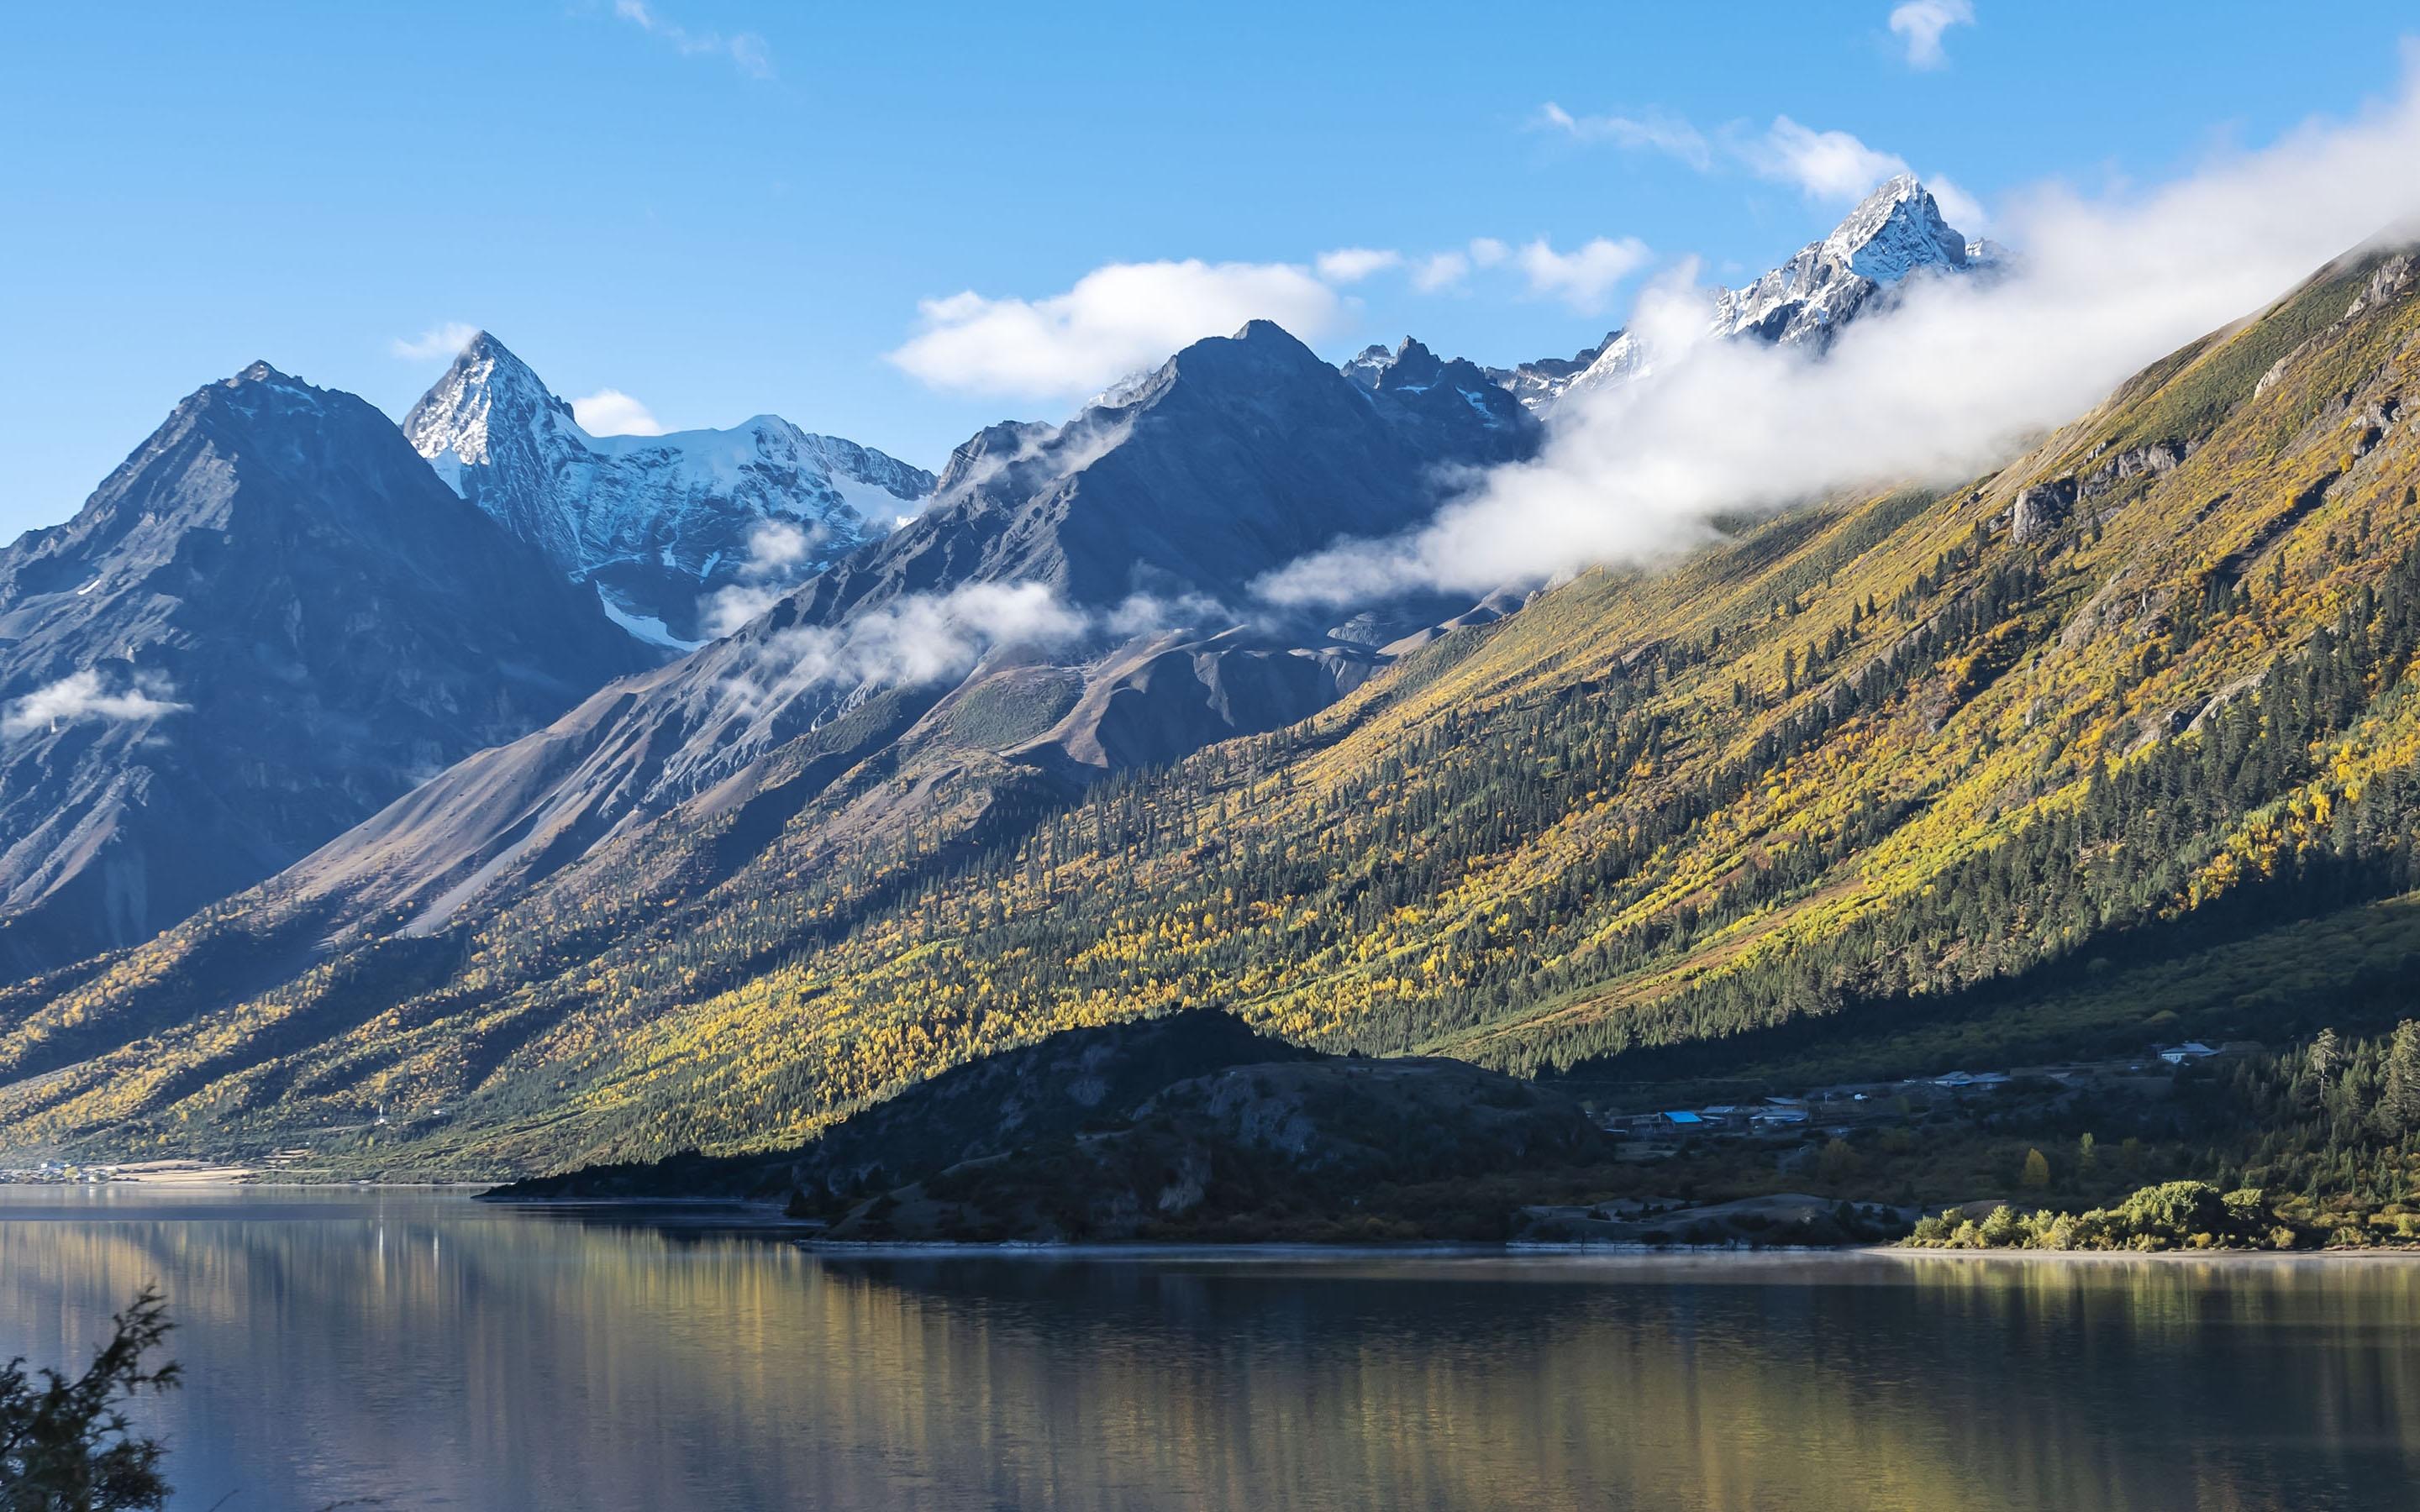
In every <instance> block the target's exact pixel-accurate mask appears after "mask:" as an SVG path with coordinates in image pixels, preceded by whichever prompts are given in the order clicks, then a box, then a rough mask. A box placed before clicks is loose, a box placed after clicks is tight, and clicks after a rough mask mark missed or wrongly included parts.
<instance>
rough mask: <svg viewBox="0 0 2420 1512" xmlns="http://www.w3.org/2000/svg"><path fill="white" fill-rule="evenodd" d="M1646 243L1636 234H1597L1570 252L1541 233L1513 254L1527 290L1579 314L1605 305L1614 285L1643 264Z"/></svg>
mask: <svg viewBox="0 0 2420 1512" xmlns="http://www.w3.org/2000/svg"><path fill="white" fill-rule="evenodd" d="M1648 257H1649V253H1648V251H1647V244H1646V243H1645V242H1643V241H1641V240H1639V239H1637V237H1624V238H1623V239H1621V240H1620V241H1609V240H1607V239H1605V238H1604V237H1598V238H1597V239H1594V240H1593V241H1590V242H1589V243H1588V244H1587V245H1586V246H1583V247H1580V248H1577V249H1576V250H1575V251H1572V252H1557V251H1556V250H1555V249H1554V247H1553V246H1552V245H1550V244H1549V243H1548V242H1547V241H1546V239H1544V238H1543V237H1541V238H1540V239H1537V240H1535V241H1532V242H1530V243H1529V244H1528V246H1526V247H1523V248H1522V249H1521V251H1520V252H1519V254H1518V255H1516V257H1515V261H1516V263H1517V264H1518V265H1519V267H1520V270H1521V271H1522V272H1523V273H1524V274H1525V275H1527V276H1528V280H1529V292H1530V293H1532V294H1536V295H1541V296H1545V297H1551V298H1554V299H1559V300H1560V301H1563V302H1564V303H1565V304H1568V305H1570V306H1571V307H1572V308H1573V309H1575V310H1576V311H1578V312H1579V313H1580V314H1582V315H1594V314H1596V313H1597V312H1598V311H1600V310H1602V309H1604V308H1605V305H1606V298H1607V297H1608V296H1609V295H1611V294H1612V292H1613V290H1614V286H1615V285H1618V284H1620V283H1621V281H1622V280H1623V279H1625V278H1628V277H1629V276H1630V275H1631V274H1633V273H1635V272H1637V270H1639V269H1641V268H1643V267H1645V266H1646V265H1647V260H1648Z"/></svg>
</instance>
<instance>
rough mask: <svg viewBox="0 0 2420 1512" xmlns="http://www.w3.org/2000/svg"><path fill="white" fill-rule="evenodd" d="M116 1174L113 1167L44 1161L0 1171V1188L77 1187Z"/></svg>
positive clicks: (97, 1181) (115, 1169)
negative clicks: (38, 1163)
mask: <svg viewBox="0 0 2420 1512" xmlns="http://www.w3.org/2000/svg"><path fill="white" fill-rule="evenodd" d="M116 1174H117V1167H116V1166H115V1165H69V1164H67V1163H66V1162H64V1161H55V1160H46V1161H44V1162H42V1164H40V1165H21V1166H14V1167H11V1168H9V1169H7V1170H0V1186H78V1185H83V1184H84V1183H85V1182H93V1183H99V1182H101V1181H106V1180H109V1179H110V1178H112V1177H114V1176H116Z"/></svg>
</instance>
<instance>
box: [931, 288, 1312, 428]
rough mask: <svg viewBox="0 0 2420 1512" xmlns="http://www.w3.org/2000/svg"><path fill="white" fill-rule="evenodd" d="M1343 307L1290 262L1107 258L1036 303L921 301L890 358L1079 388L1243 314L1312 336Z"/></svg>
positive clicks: (944, 372)
mask: <svg viewBox="0 0 2420 1512" xmlns="http://www.w3.org/2000/svg"><path fill="white" fill-rule="evenodd" d="M1342 309H1343V301H1342V300H1341V299H1340V298H1339V297H1338V295H1337V293H1336V291H1335V290H1334V289H1332V288H1330V287H1329V286H1328V285H1326V284H1324V283H1322V282H1320V281H1319V280H1318V279H1317V278H1315V277H1313V276H1312V275H1311V271H1310V270H1308V269H1305V268H1301V267H1297V266H1295V265H1294V264H1292V263H1205V262H1202V261H1200V260H1198V259H1187V260H1186V261H1183V262H1151V263H1111V264H1109V265H1108V266H1107V267H1103V268H1096V269H1094V270H1093V271H1091V272H1089V273H1086V274H1085V275H1084V276H1083V277H1082V278H1080V279H1078V280H1077V281H1076V285H1075V287H1073V288H1071V289H1069V290H1068V291H1067V292H1065V293H1064V294H1053V295H1050V296H1048V297H1047V298H1044V299H1038V300H1021V299H998V300H994V299H986V298H985V297H984V296H982V295H980V294H977V293H975V292H973V291H972V290H969V291H967V292H965V293H963V294H954V295H951V296H950V297H949V298H947V299H940V300H926V301H923V302H922V304H920V305H919V306H918V310H919V315H920V321H919V324H920V325H921V327H922V329H921V330H919V331H918V332H917V333H916V334H915V335H914V336H912V337H910V338H909V339H908V340H907V343H906V344H905V345H904V346H902V347H899V348H898V349H897V350H895V351H893V352H892V353H891V354H890V360H891V361H892V363H896V364H897V365H898V366H900V367H901V368H904V369H905V370H907V372H908V373H910V374H912V375H914V376H915V377H917V378H921V379H923V381H924V382H926V383H929V384H931V385H933V386H934V387H936V388H945V389H958V390H964V391H969V392H974V393H1001V394H1017V395H1025V396H1030V397H1037V398H1039V397H1051V396H1065V395H1069V394H1082V393H1091V392H1094V391H1096V390H1098V389H1100V388H1101V387H1103V386H1104V385H1106V384H1108V383H1109V382H1112V381H1114V380H1115V379H1117V378H1123V377H1125V375H1127V374H1129V373H1133V372H1135V371H1137V370H1138V369H1141V368H1147V367H1151V366H1155V365H1156V364H1157V363H1161V362H1164V361H1166V360H1167V358H1168V356H1169V354H1170V353H1171V352H1173V351H1176V350H1177V349H1179V348H1180V347H1186V346H1188V345H1190V344H1191V343H1193V342H1195V341H1199V340H1200V339H1202V337H1204V336H1219V335H1226V334H1229V333H1231V332H1233V331H1235V330H1236V329H1238V328H1239V327H1241V326H1243V325H1244V324H1245V323H1246V322H1247V321H1249V320H1254V319H1268V320H1274V321H1276V322H1277V323H1278V324H1279V325H1280V326H1283V327H1284V328H1285V329H1286V330H1288V331H1290V332H1293V333H1294V334H1295V335H1296V336H1299V337H1301V338H1302V339H1304V340H1306V341H1313V340H1317V339H1318V338H1319V337H1321V336H1323V335H1326V333H1327V332H1330V331H1332V330H1334V329H1335V328H1336V327H1337V325H1338V324H1339V321H1340V317H1341V316H1342Z"/></svg>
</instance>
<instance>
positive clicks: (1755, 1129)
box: [1599, 1040, 2258, 1140]
mask: <svg viewBox="0 0 2420 1512" xmlns="http://www.w3.org/2000/svg"><path fill="white" fill-rule="evenodd" d="M2257 1048H2258V1046H2257V1045H2251V1044H2237V1043H2228V1044H2225V1045H2209V1044H2204V1043H2203V1042H2202V1041H2198V1040H2189V1041H2185V1042H2184V1043H2183V1044H2178V1045H2159V1046H2154V1047H2153V1048H2152V1049H2151V1050H2150V1051H2149V1052H2148V1053H2147V1054H2145V1055H2142V1056H2138V1057H2128V1058H2125V1059H2119V1060H2095V1061H2069V1062H2064V1063H2061V1064H2058V1065H2050V1066H2024V1067H2019V1068H2018V1069H2016V1070H2014V1071H1984V1072H1965V1071H1953V1072H1944V1073H1943V1074H1941V1075H1938V1076H1913V1077H1909V1078H1906V1079H1904V1080H1901V1081H1894V1082H1855V1083H1843V1084H1841V1085H1839V1086H1836V1087H1819V1088H1812V1089H1810V1090H1808V1091H1807V1093H1806V1094H1805V1095H1803V1096H1799V1097H1768V1098H1765V1099H1763V1100H1762V1101H1761V1102H1757V1103H1710V1104H1708V1105H1707V1106H1705V1107H1698V1108H1663V1109H1657V1110H1654V1111H1651V1112H1631V1113H1608V1114H1604V1115H1601V1117H1600V1120H1599V1121H1600V1122H1601V1123H1602V1125H1603V1126H1604V1128H1605V1129H1606V1132H1608V1133H1610V1134H1616V1135H1619V1136H1622V1137H1626V1138H1632V1139H1657V1140H1670V1139H1675V1138H1690V1137H1694V1136H1698V1135H1704V1134H1733V1135H1753V1134H1764V1135H1776V1136H1778V1135H1789V1134H1801V1133H1804V1132H1805V1131H1806V1129H1807V1127H1808V1126H1810V1125H1811V1126H1813V1127H1815V1128H1820V1129H1824V1130H1827V1131H1829V1132H1830V1133H1833V1134H1846V1133H1848V1132H1849V1131H1851V1130H1852V1129H1855V1128H1859V1127H1864V1126H1870V1125H1874V1124H1881V1123H1899V1122H1905V1121H1907V1120H1909V1119H1915V1118H1919V1117H1922V1116H1924V1115H1926V1114H1929V1113H1931V1112H1932V1111H1934V1110H1935V1109H1936V1108H1938V1107H1939V1106H1940V1105H1941V1104H1942V1103H1944V1102H1945V1101H1948V1102H1957V1101H1960V1100H1963V1099H1966V1098H1970V1097H1973V1096H1977V1095H1981V1094H1989V1093H1993V1092H1997V1091H2001V1090H2004V1089H2006V1088H2009V1087H2013V1086H2015V1085H2016V1084H2017V1083H2019V1082H2021V1081H2022V1082H2026V1083H2030V1084H2036V1085H2040V1084H2049V1085H2052V1086H2061V1087H2074V1086H2078V1085H2082V1084H2088V1083H2095V1082H2111V1081H2118V1080H2139V1079H2140V1078H2143V1077H2146V1076H2149V1077H2154V1078H2159V1079H2161V1080H2162V1081H2164V1080H2165V1079H2166V1078H2167V1077H2168V1076H2170V1075H2172V1074H2173V1068H2180V1067H2183V1066H2186V1065H2189V1064H2192V1063H2194V1062H2197V1061H2201V1060H2207V1059H2209V1058H2210V1057H2213V1056H2225V1055H2233V1054H2239V1053H2242V1052H2243V1051H2247V1050H2255V1049H2257Z"/></svg>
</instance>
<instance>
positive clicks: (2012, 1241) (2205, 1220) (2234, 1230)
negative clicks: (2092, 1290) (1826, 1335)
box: [1902, 1181, 2309, 1250]
mask: <svg viewBox="0 0 2420 1512" xmlns="http://www.w3.org/2000/svg"><path fill="white" fill-rule="evenodd" d="M2308 1237H2309V1236H2308V1230H2307V1229H2305V1228H2303V1227H2297V1226H2295V1225H2294V1224H2292V1223H2291V1222H2289V1221H2288V1218H2287V1216H2286V1215H2285V1213H2284V1212H2282V1211H2280V1209H2279V1208H2278V1206H2276V1205H2274V1204H2272V1203H2271V1202H2270V1200H2269V1198H2268V1195H2267V1194H2266V1193H2264V1192H2262V1191H2261V1190H2260V1189H2259V1188H2257V1187H2244V1188H2242V1189H2241V1190H2238V1191H2234V1192H2226V1193H2222V1192H2220V1191H2219V1189H2218V1188H2216V1187H2214V1186H2211V1184H2210V1183H2208V1182H2207V1181H2164V1182H2162V1183H2161V1184H2160V1185H2158V1186H2147V1187H2145V1188H2143V1189H2142V1190H2141V1191H2139V1192H2137V1193H2135V1194H2134V1195H2133V1196H2130V1197H2128V1198H2127V1199H2126V1200H2125V1201H2123V1202H2120V1203H2118V1205H2117V1206H2116V1207H2114V1208H2091V1209H2087V1210H2086V1211H2083V1212H2073V1213H2070V1212H2053V1211H2050V1210H2049V1209H2047V1208H2044V1209H2040V1210H2039V1211H2034V1212H2029V1213H2025V1212H2019V1211H2016V1210H2015V1209H2014V1208H2011V1207H2009V1205H2008V1204H2007V1203H2002V1204H2001V1205H2000V1206H1998V1207H1996V1208H1993V1210H1992V1211H1991V1213H1990V1215H1989V1216H1987V1217H1985V1218H1984V1219H1983V1220H1982V1221H1981V1222H1979V1223H1978V1222H1977V1221H1976V1220H1975V1219H1972V1218H1967V1217H1963V1216H1962V1215H1961V1214H1960V1212H1959V1211H1958V1210H1957V1209H1955V1208H1951V1209H1949V1210H1947V1211H1945V1212H1943V1213H1942V1214H1941V1215H1940V1216H1939V1217H1937V1218H1925V1219H1921V1220H1919V1221H1918V1222H1917V1224H1916V1231H1915V1232H1914V1233H1912V1234H1910V1235H1909V1236H1908V1237H1907V1238H1906V1239H1905V1240H1904V1241H1902V1242H1904V1243H1906V1244H1909V1245H1911V1246H1915V1247H1917V1248H1927V1249H2057V1250H2170V1249H2299V1248H2303V1247H2304V1245H2305V1243H2306V1242H2307V1240H2308Z"/></svg>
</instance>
